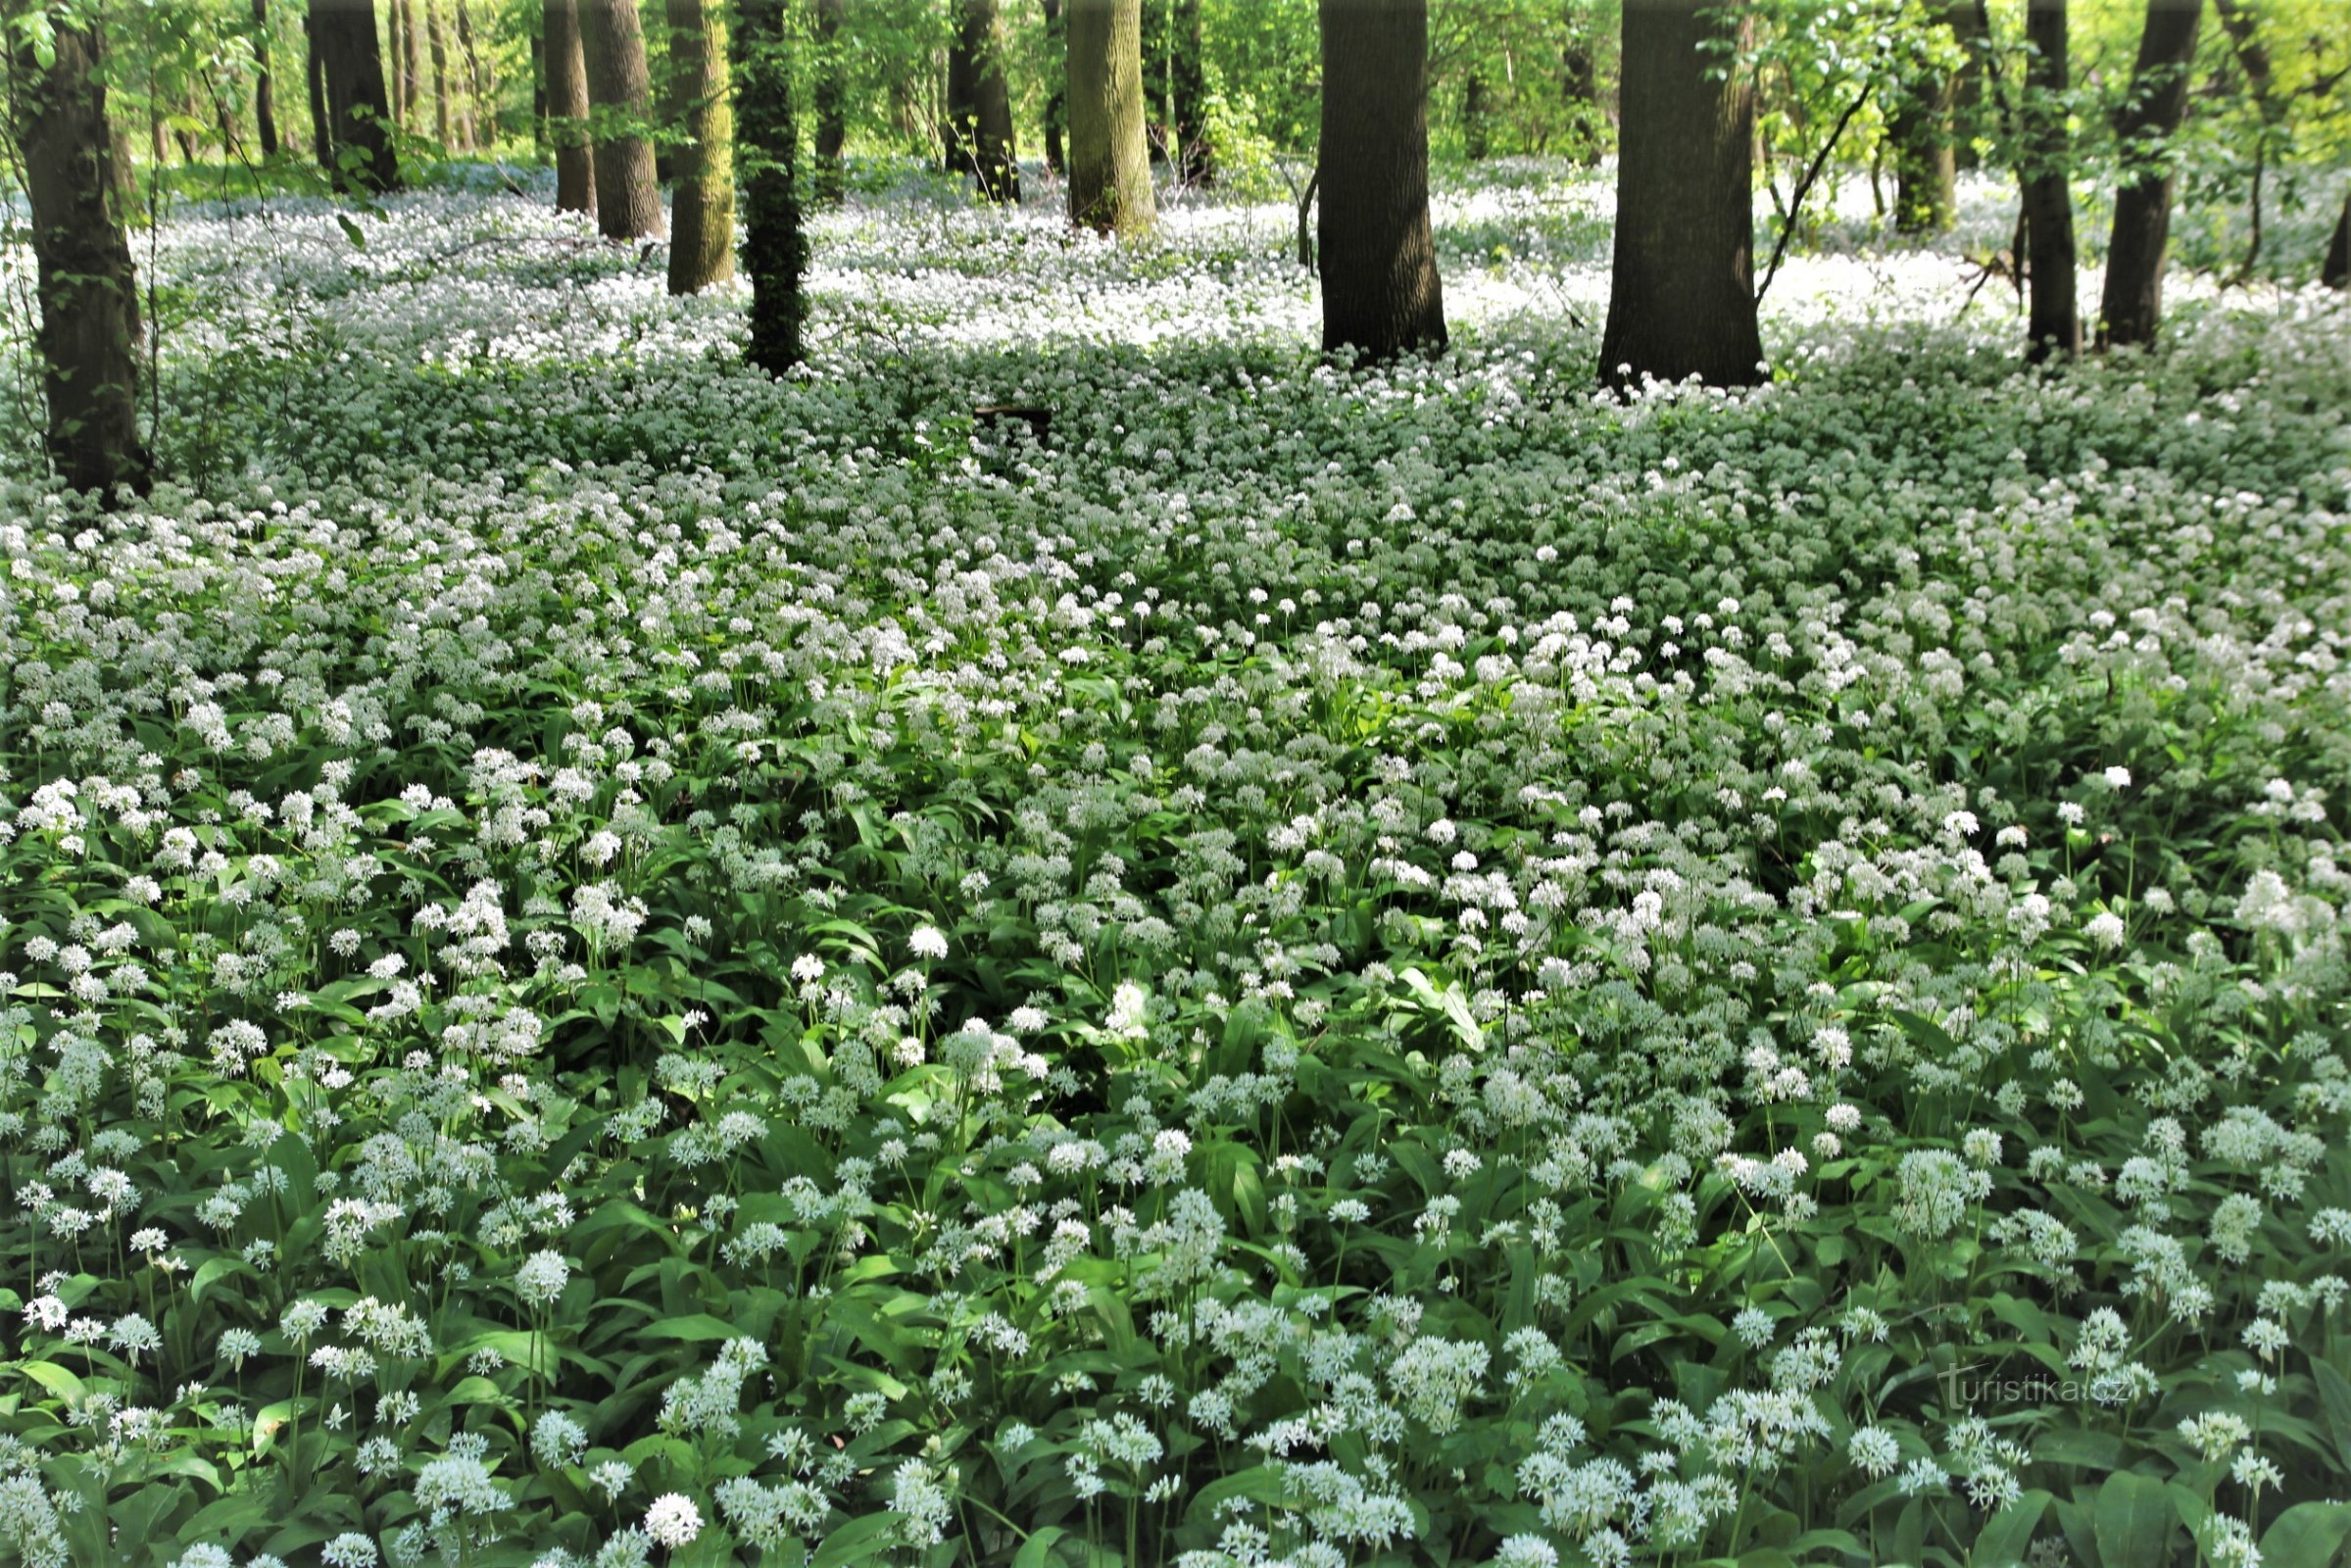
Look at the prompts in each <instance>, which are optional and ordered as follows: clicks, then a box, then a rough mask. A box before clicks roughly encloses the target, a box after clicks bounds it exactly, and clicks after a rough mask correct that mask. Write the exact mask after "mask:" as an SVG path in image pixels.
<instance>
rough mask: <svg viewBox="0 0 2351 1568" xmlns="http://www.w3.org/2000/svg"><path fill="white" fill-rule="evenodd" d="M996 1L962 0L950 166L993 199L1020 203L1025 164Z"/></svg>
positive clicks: (954, 52)
mask: <svg viewBox="0 0 2351 1568" xmlns="http://www.w3.org/2000/svg"><path fill="white" fill-rule="evenodd" d="M947 106H948V121H949V130H948V142H947V147H948V151H947V157H948V165H949V170H950V172H953V173H957V174H970V175H974V176H976V177H977V178H978V180H979V183H980V194H981V195H983V196H985V197H987V198H988V200H990V201H992V202H1017V201H1019V200H1020V165H1019V164H1018V163H1016V162H1015V161H1014V157H1013V150H1012V94H1011V89H1010V88H1009V87H1008V86H1007V85H1006V84H1005V81H1004V38H1003V35H1002V28H1001V27H1000V26H999V25H998V22H997V9H996V0H961V25H960V26H958V27H957V29H956V31H955V45H954V47H953V48H951V49H950V50H949V51H948V55H947Z"/></svg>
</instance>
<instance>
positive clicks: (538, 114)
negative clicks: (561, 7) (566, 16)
mask: <svg viewBox="0 0 2351 1568" xmlns="http://www.w3.org/2000/svg"><path fill="white" fill-rule="evenodd" d="M540 11H541V20H542V24H544V20H545V11H546V8H545V7H544V6H541V7H540ZM576 15H577V14H576V13H574V17H575V18H576ZM582 74H583V75H584V74H585V69H584V68H583V70H582ZM530 139H531V145H532V146H534V147H536V148H538V149H539V151H541V152H546V151H547V150H548V149H549V148H551V147H553V146H554V145H555V137H554V136H553V135H552V134H550V133H549V131H548V128H547V34H546V32H545V30H544V28H543V26H542V30H541V31H538V32H534V33H532V34H531V35H530ZM562 177H563V176H562V175H561V174H559V175H557V178H559V179H560V178H562Z"/></svg>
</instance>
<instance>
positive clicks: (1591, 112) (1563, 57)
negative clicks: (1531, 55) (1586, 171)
mask: <svg viewBox="0 0 2351 1568" xmlns="http://www.w3.org/2000/svg"><path fill="white" fill-rule="evenodd" d="M1559 95H1560V97H1561V98H1562V99H1564V100H1565V101H1566V104H1567V107H1568V111H1569V114H1570V117H1571V128H1570V137H1571V144H1570V149H1569V150H1570V151H1571V152H1572V153H1573V155H1574V157H1575V160H1576V162H1578V163H1580V164H1585V165H1591V164H1596V163H1598V162H1599V159H1600V145H1601V141H1602V139H1603V138H1602V136H1601V129H1602V127H1603V126H1604V125H1605V124H1606V123H1607V120H1608V108H1607V105H1606V104H1605V103H1603V102H1602V101H1601V99H1600V68H1599V63H1598V61H1597V60H1595V59H1594V58H1593V55H1592V43H1591V40H1589V39H1586V38H1578V39H1576V40H1575V41H1574V42H1572V43H1570V44H1568V46H1567V47H1566V48H1565V49H1564V50H1563V51H1561V53H1560V57H1559Z"/></svg>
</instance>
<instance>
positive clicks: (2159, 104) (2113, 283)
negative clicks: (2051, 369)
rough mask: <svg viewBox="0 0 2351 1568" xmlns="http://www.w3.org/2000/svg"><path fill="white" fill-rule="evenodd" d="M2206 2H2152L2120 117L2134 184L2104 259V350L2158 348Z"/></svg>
mask: <svg viewBox="0 0 2351 1568" xmlns="http://www.w3.org/2000/svg"><path fill="white" fill-rule="evenodd" d="M2203 16H2204V4H2203V0H2147V25H2146V30H2145V31H2144V32H2142V33H2141V34H2140V35H2139V42H2138V64H2137V66H2136V68H2135V69H2134V70H2133V71H2132V72H2131V98H2130V101H2129V102H2128V103H2127V104H2126V105H2125V106H2124V109H2123V112H2122V114H2121V115H2119V116H2118V117H2117V118H2116V123H2115V133H2116V139H2117V140H2119V141H2120V142H2121V143H2122V145H2123V150H2124V158H2125V160H2126V162H2125V168H2126V170H2128V171H2129V172H2130V176H2131V177H2130V180H2129V183H2127V184H2125V185H2124V186H2123V188H2122V190H2121V191H2120V192H2119V193H2117V195H2116V197H2115V203H2114V239H2113V242H2112V243H2111V244H2110V245H2109V246H2108V247H2107V252H2106V290H2105V295H2104V297H2103V299H2102V301H2101V303H2100V305H2099V309H2098V317H2099V326H2098V341H2099V343H2100V344H2101V345H2103V346H2114V347H2120V346H2123V345H2127V344H2131V343H2138V344H2146V343H2152V342H2154V341H2155V332H2156V328H2157V327H2158V326H2159V325H2160V324H2161V322H2162V320H2163V264H2164V253H2165V251H2166V250H2167V249H2169V247H2170V245H2171V237H2172V193H2173V190H2174V188H2175V187H2176V185H2177V183H2178V179H2177V176H2176V175H2175V174H2174V172H2173V169H2172V164H2171V160H2170V152H2171V141H2172V138H2173V137H2174V136H2176V135H2178V134H2179V132H2180V122H2181V121H2182V120H2183V119H2185V118H2186V116H2187V88H2188V77H2189V75H2190V73H2192V72H2193V70H2194V67H2195V63H2196V28H2197V25H2198V24H2199V23H2200V22H2201V21H2202V20H2203Z"/></svg>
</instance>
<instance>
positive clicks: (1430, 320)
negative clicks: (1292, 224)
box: [1315, 0, 1445, 360]
mask: <svg viewBox="0 0 2351 1568" xmlns="http://www.w3.org/2000/svg"><path fill="white" fill-rule="evenodd" d="M1321 23H1322V139H1321V146H1320V149H1319V151H1318V153H1317V154H1316V157H1317V160H1318V169H1317V172H1318V174H1319V177H1320V180H1321V186H1322V203H1321V208H1320V221H1319V223H1318V227H1317V243H1316V246H1315V249H1316V254H1317V261H1318V264H1319V268H1320V271H1321V275H1322V346H1323V352H1324V353H1326V354H1329V353H1336V352H1338V351H1340V350H1343V349H1352V350H1354V351H1355V352H1356V354H1357V355H1358V356H1359V357H1361V358H1363V359H1366V360H1391V359H1394V358H1396V356H1397V355H1399V354H1407V353H1431V354H1434V353H1440V352H1442V351H1443V350H1444V348H1445V294H1444V289H1443V287H1442V286H1441V284H1440V283H1439V280H1438V276H1437V244H1436V239H1435V236H1434V234H1433V233H1432V231H1431V229H1430V226H1429V115H1428V68H1429V10H1428V4H1427V0H1322V3H1321Z"/></svg>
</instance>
